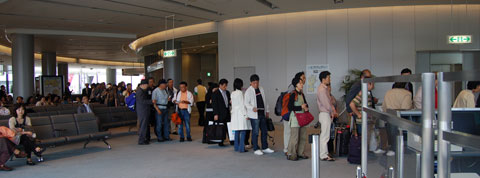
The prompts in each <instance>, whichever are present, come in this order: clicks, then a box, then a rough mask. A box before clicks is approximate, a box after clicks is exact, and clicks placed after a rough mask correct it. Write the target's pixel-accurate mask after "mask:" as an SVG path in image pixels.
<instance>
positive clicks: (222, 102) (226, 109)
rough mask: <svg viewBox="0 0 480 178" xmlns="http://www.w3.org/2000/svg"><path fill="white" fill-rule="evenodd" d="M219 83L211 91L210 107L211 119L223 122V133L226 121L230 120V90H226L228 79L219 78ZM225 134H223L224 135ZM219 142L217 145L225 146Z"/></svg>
mask: <svg viewBox="0 0 480 178" xmlns="http://www.w3.org/2000/svg"><path fill="white" fill-rule="evenodd" d="M218 84H219V89H218V90H217V91H215V93H213V96H212V107H213V115H214V118H213V120H214V121H215V122H219V123H223V125H224V126H225V127H224V128H225V129H224V133H225V134H226V133H227V127H226V126H227V122H230V107H231V103H230V101H231V100H230V92H229V91H228V90H227V86H228V80H226V79H221V80H220V82H219V83H218ZM225 134H223V136H224V137H225ZM224 139H225V138H222V142H220V143H219V144H218V145H219V146H225V145H224V144H223V140H224Z"/></svg>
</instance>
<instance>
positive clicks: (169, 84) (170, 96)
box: [167, 79, 178, 135]
mask: <svg viewBox="0 0 480 178" xmlns="http://www.w3.org/2000/svg"><path fill="white" fill-rule="evenodd" d="M177 92H178V90H177V89H176V88H175V87H173V80H172V79H168V80H167V93H168V106H167V108H168V114H167V117H168V120H169V122H170V132H171V133H172V134H174V135H178V133H177V130H176V129H177V125H175V123H174V122H172V118H170V117H171V116H172V114H173V113H174V112H175V108H176V107H175V104H174V103H173V101H172V99H173V96H174V95H175V94H177Z"/></svg>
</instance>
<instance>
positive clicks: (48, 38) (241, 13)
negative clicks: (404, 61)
mask: <svg viewBox="0 0 480 178" xmlns="http://www.w3.org/2000/svg"><path fill="white" fill-rule="evenodd" d="M340 1H343V3H337V4H335V3H334V2H340ZM450 2H451V0H415V1H412V0H81V1H79V0H2V1H0V29H1V31H2V32H0V35H1V37H0V44H1V45H6V46H10V44H9V42H8V41H7V40H6V39H5V37H4V36H5V34H4V30H3V29H10V28H27V29H49V30H72V31H85V32H103V33H123V34H135V35H137V37H142V36H145V35H148V34H152V33H155V32H158V31H163V30H165V29H167V28H166V27H165V25H166V23H165V22H166V21H165V17H166V16H169V15H172V14H175V27H182V26H187V25H193V24H200V23H204V22H212V21H222V20H227V19H232V18H240V17H248V16H257V15H267V14H276V13H287V12H299V11H310V10H322V9H339V8H359V7H372V6H401V5H424V4H450ZM453 2H454V3H457V4H463V3H465V2H466V1H464V0H463V1H458V0H455V1H453ZM468 3H480V0H469V1H468ZM272 7H273V8H272ZM167 26H168V29H170V28H172V27H173V23H172V20H169V21H168V23H167ZM70 39H71V40H70ZM35 40H36V51H37V52H39V51H43V50H44V49H47V48H48V49H52V50H54V51H57V54H58V55H60V54H62V55H64V56H65V57H75V58H81V57H89V58H92V59H103V60H121V61H132V60H136V58H137V57H136V55H135V53H134V52H130V53H125V50H124V49H122V46H125V45H128V44H129V43H130V42H131V41H133V40H132V39H110V38H102V37H83V36H68V35H67V36H64V35H62V36H55V35H45V36H38V37H36V39H35Z"/></svg>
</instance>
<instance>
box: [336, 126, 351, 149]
mask: <svg viewBox="0 0 480 178" xmlns="http://www.w3.org/2000/svg"><path fill="white" fill-rule="evenodd" d="M350 136H351V134H350V129H349V128H340V129H338V130H337V133H336V144H337V146H336V148H337V151H336V152H337V154H338V156H347V155H348V146H349V142H350Z"/></svg>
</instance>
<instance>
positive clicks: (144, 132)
mask: <svg viewBox="0 0 480 178" xmlns="http://www.w3.org/2000/svg"><path fill="white" fill-rule="evenodd" d="M149 118H150V112H147V113H144V114H142V116H140V117H138V122H140V126H139V127H140V128H139V129H138V143H147V142H150V125H149V124H150V123H149V122H150V119H149Z"/></svg>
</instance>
